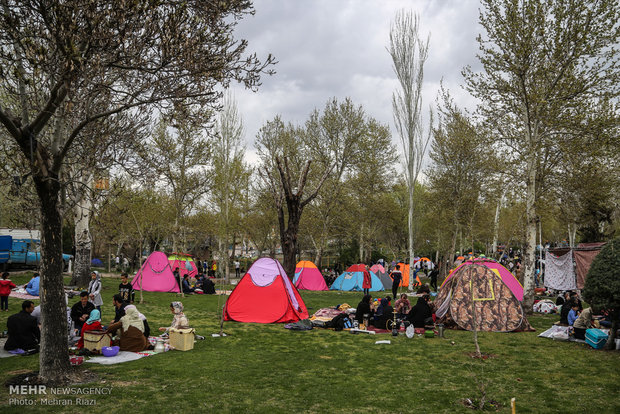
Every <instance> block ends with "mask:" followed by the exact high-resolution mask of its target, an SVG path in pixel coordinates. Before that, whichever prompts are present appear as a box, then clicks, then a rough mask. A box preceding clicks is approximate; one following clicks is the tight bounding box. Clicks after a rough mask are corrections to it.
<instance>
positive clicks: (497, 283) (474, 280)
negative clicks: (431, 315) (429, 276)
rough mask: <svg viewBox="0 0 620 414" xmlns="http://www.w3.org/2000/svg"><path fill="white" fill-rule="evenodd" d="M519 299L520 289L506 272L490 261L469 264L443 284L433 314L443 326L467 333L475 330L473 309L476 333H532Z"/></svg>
mask: <svg viewBox="0 0 620 414" xmlns="http://www.w3.org/2000/svg"><path fill="white" fill-rule="evenodd" d="M500 268H501V269H500ZM515 282H516V284H515ZM519 288H520V291H519ZM518 297H520V298H523V288H522V287H521V285H520V284H519V282H518V281H517V280H516V278H515V277H514V276H513V275H512V274H511V273H510V272H509V271H508V270H507V269H506V268H504V267H503V266H501V265H499V264H498V263H497V262H494V261H491V260H489V259H475V260H468V261H466V262H465V263H463V264H462V265H460V266H459V267H458V268H456V269H455V270H454V271H453V272H452V273H451V274H450V276H449V277H448V278H446V281H445V282H444V283H443V284H442V286H441V289H440V291H439V295H438V296H437V299H436V300H435V306H436V312H435V313H436V315H437V318H439V322H443V323H444V324H445V325H446V326H448V327H459V328H462V329H465V330H468V331H471V330H473V327H474V325H473V323H474V318H473V309H475V312H476V325H477V329H478V330H479V331H490V332H511V331H530V330H533V329H532V327H531V326H530V324H529V322H528V321H527V318H526V316H525V312H524V311H523V307H522V306H521V302H520V300H519V299H517V298H518ZM472 300H473V303H474V306H473V307H472ZM472 308H473V309H472Z"/></svg>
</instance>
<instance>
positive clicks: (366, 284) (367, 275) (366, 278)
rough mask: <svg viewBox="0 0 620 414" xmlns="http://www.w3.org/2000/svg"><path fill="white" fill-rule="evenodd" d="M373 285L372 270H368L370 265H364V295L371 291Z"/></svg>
mask: <svg viewBox="0 0 620 414" xmlns="http://www.w3.org/2000/svg"><path fill="white" fill-rule="evenodd" d="M371 287H372V280H371V279H370V271H369V270H368V265H366V266H365V267H364V280H363V281H362V289H364V295H368V294H369V293H370V288H371Z"/></svg>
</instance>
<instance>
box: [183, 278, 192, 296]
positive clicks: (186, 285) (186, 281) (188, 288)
mask: <svg viewBox="0 0 620 414" xmlns="http://www.w3.org/2000/svg"><path fill="white" fill-rule="evenodd" d="M182 287H183V293H194V288H193V287H191V286H190V285H189V275H185V276H183V283H182Z"/></svg>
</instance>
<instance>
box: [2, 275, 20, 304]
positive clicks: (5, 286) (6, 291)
mask: <svg viewBox="0 0 620 414" xmlns="http://www.w3.org/2000/svg"><path fill="white" fill-rule="evenodd" d="M15 287H17V286H15V283H13V282H11V280H9V272H4V273H2V280H0V312H2V311H5V312H8V311H9V295H10V294H11V289H13V288H15Z"/></svg>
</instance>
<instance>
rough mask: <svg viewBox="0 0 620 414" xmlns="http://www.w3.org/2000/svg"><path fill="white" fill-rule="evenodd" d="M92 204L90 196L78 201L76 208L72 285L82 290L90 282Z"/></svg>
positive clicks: (74, 216)
mask: <svg viewBox="0 0 620 414" xmlns="http://www.w3.org/2000/svg"><path fill="white" fill-rule="evenodd" d="M91 208H92V203H91V200H90V197H89V196H88V195H84V196H82V197H81V198H80V200H78V202H77V203H76V205H75V207H74V214H73V218H74V221H75V267H74V270H73V277H72V278H71V284H72V285H74V286H78V287H80V288H83V287H86V286H88V283H89V281H90V260H91V249H92V242H91V237H90V212H91Z"/></svg>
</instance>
